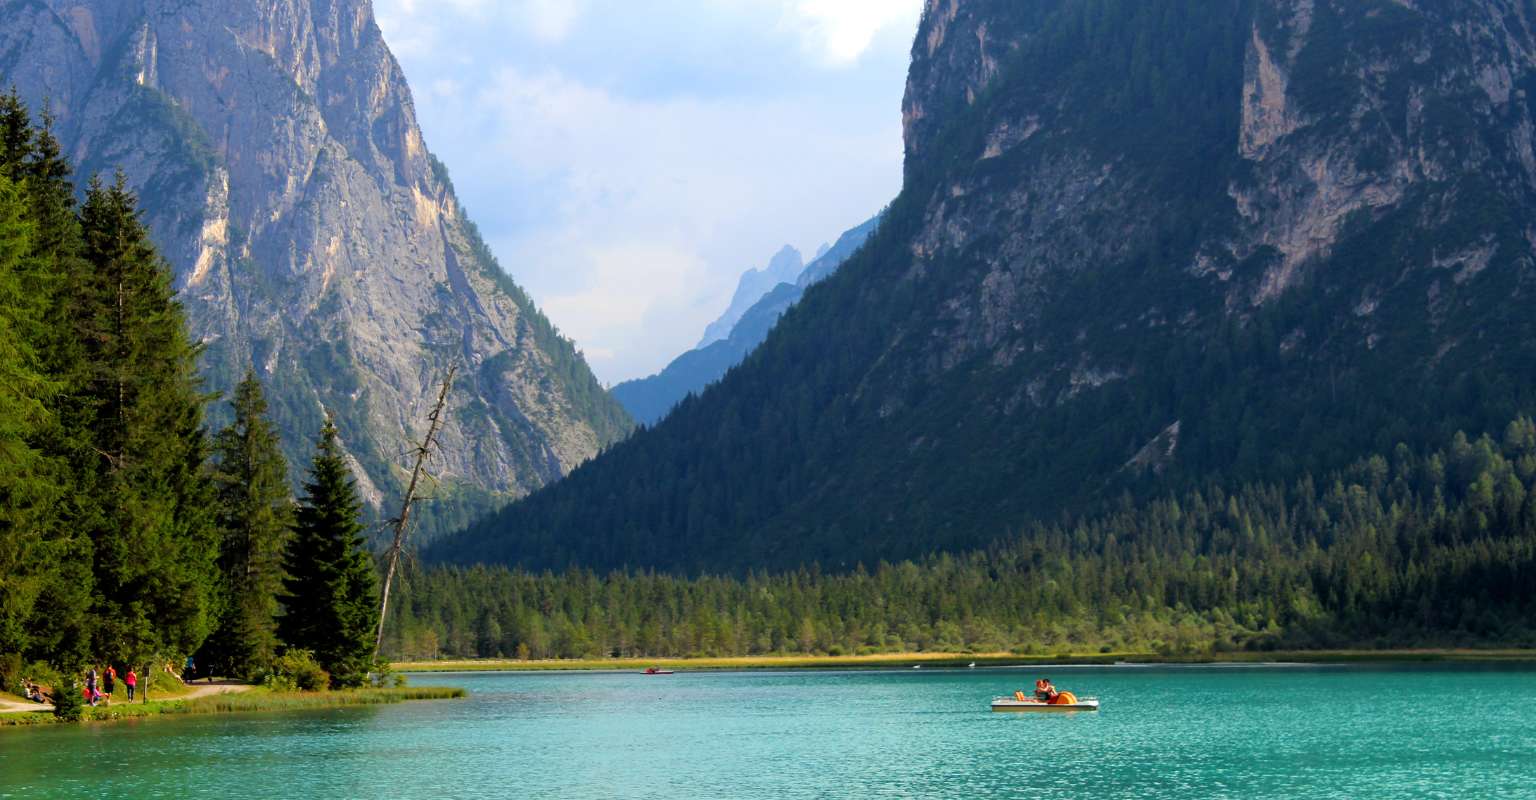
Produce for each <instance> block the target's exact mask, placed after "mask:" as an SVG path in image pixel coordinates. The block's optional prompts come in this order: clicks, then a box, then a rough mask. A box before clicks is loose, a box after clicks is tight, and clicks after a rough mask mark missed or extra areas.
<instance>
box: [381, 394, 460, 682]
mask: <svg viewBox="0 0 1536 800" xmlns="http://www.w3.org/2000/svg"><path fill="white" fill-rule="evenodd" d="M458 370H459V368H458V367H457V366H451V367H449V368H448V376H447V377H445V378H443V388H442V391H440V392H438V394H437V405H436V406H433V408H432V413H431V414H429V415H428V416H427V421H428V423H429V424H428V425H427V437H426V438H425V439H422V440H421V444H420V445H417V447H416V449H415V450H414V451H413V452H414V453H415V454H416V464H415V466H414V467H412V468H411V482H410V484H409V485H407V486H406V488H405V500H404V501H402V502H401V504H400V516H398V517H396V518H395V519H394V520H393V522H394V525H395V540H394V542H393V543H392V544H391V545H390V546H389V550H388V551H387V552H386V554H385V557H386V558H387V559H388V561H389V566H388V567H386V568H385V571H384V590H383V591H382V592H380V594H379V631H378V635H377V636H376V637H375V638H374V642H373V656H374V658H378V656H379V649H380V648H382V647H383V646H384V621H385V620H386V619H388V617H389V588H390V585H391V584H393V583H394V582H395V570H396V569H397V568H398V567H399V566H400V554H401V552H403V551H404V549H405V532H406V526H407V525H408V524H409V523H410V519H411V504H412V503H413V502H415V500H416V487H417V486H419V485H420V483H421V479H422V477H423V476H424V475H426V469H427V461H428V460H430V459H431V458H432V446H433V445H434V444H436V442H437V434H438V432H439V431H441V430H442V427H443V410H444V409H445V408H446V407H447V405H448V390H449V389H450V388H451V387H452V386H453V376H454V373H456V372H458Z"/></svg>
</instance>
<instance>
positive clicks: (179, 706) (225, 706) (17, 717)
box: [0, 686, 466, 727]
mask: <svg viewBox="0 0 1536 800" xmlns="http://www.w3.org/2000/svg"><path fill="white" fill-rule="evenodd" d="M465 694H466V693H465V691H464V690H463V689H460V688H458V687H456V686H408V687H399V688H390V689H349V690H343V691H334V692H269V691H266V690H265V689H259V688H257V689H251V690H249V691H244V692H229V693H225V694H216V695H208V696H206V697H198V698H194V699H191V700H160V701H151V702H148V703H121V704H118V705H111V706H97V707H95V708H87V709H85V719H84V721H85V722H110V721H115V720H125V719H147V718H155V717H171V716H186V715H195V714H241V713H251V712H262V711H311V710H317V709H326V708H344V707H349V706H374V705H389V704H393V703H403V702H407V701H412V700H448V699H452V698H458V697H464V696H465ZM58 721H59V720H58V719H57V718H56V717H54V716H53V714H52V713H50V712H47V711H27V712H17V713H11V714H0V727H5V726H22V725H41V724H48V723H52V722H58Z"/></svg>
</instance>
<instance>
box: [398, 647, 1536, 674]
mask: <svg viewBox="0 0 1536 800" xmlns="http://www.w3.org/2000/svg"><path fill="white" fill-rule="evenodd" d="M1523 662H1530V663H1536V649H1516V648H1510V649H1498V650H1472V649H1436V648H1423V649H1402V650H1276V651H1269V652H1230V653H1199V654H1181V655H1160V654H1157V653H1137V652H1124V653H1057V654H1054V655H1019V654H1014V653H880V654H874V655H864V656H738V657H720V658H653V659H647V658H600V659H546V660H534V661H518V660H515V659H453V660H441V661H396V662H393V664H392V665H391V667H392V669H394V671H396V672H414V673H418V674H431V673H443V672H602V671H608V672H614V671H618V672H629V671H634V672H640V671H643V670H644V669H645V668H646V667H657V668H661V669H671V670H679V671H683V670H688V671H701V670H711V671H752V670H818V669H889V670H898V669H912V668H914V667H928V668H935V669H955V668H962V669H963V668H965V667H967V666H969V665H970V664H972V663H974V664H975V665H976V667H977V668H978V669H979V668H983V667H1031V666H1058V667H1072V666H1114V665H1116V664H1122V663H1123V664H1126V665H1137V666H1141V665H1145V666H1198V665H1207V666H1219V665H1226V664H1230V665H1238V666H1242V665H1274V666H1278V665H1286V664H1290V665H1325V664H1433V663H1523Z"/></svg>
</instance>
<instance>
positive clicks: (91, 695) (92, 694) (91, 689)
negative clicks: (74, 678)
mask: <svg viewBox="0 0 1536 800" xmlns="http://www.w3.org/2000/svg"><path fill="white" fill-rule="evenodd" d="M99 680H101V678H100V676H98V675H97V674H96V668H95V667H91V671H90V672H87V673H85V698H86V699H87V700H89V701H90V703H91V705H92V706H94V705H96V700H97V698H99V697H101V693H100V692H99V691H97V689H96V684H97V681H99Z"/></svg>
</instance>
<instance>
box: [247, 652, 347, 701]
mask: <svg viewBox="0 0 1536 800" xmlns="http://www.w3.org/2000/svg"><path fill="white" fill-rule="evenodd" d="M263 683H265V684H266V685H267V686H270V687H272V688H273V689H277V690H279V691H292V690H294V689H298V690H299V691H301V692H319V691H323V690H325V689H328V688H330V686H331V674H330V673H329V672H326V671H325V669H324V668H323V667H321V666H320V664H319V662H317V661H315V654H314V653H311V652H310V651H308V650H289V651H288V652H286V653H283V654H282V655H280V656H278V657H277V658H276V659H274V660H273V661H272V671H271V672H270V673H268V674H267V676H266V679H265V680H264V681H263Z"/></svg>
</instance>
